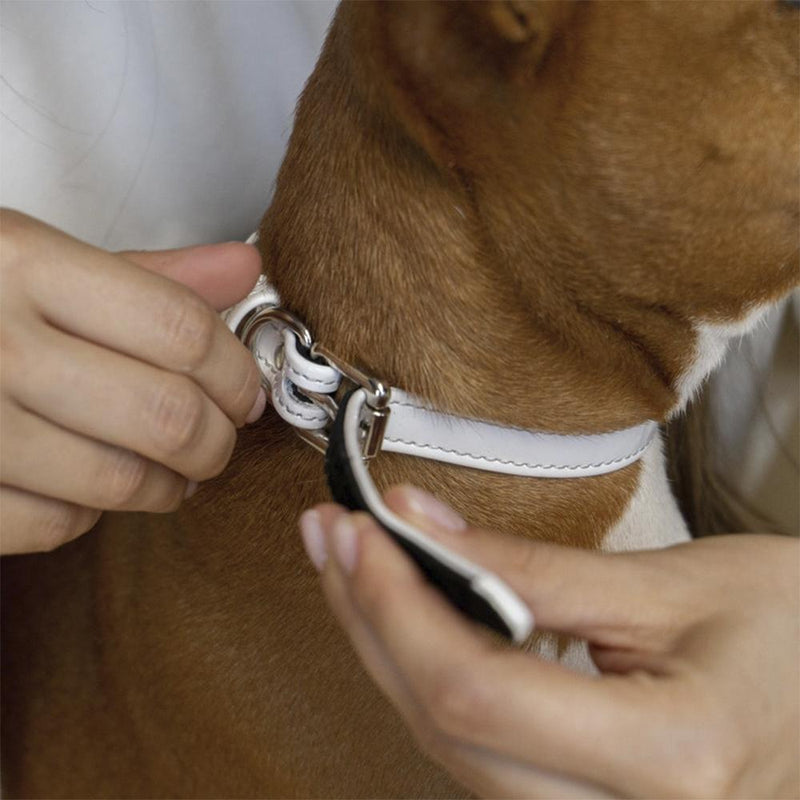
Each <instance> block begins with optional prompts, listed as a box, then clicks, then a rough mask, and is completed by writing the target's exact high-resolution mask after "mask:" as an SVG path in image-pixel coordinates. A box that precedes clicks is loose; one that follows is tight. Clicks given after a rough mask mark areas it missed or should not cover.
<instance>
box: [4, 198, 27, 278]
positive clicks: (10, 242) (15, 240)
mask: <svg viewBox="0 0 800 800" xmlns="http://www.w3.org/2000/svg"><path fill="white" fill-rule="evenodd" d="M32 225H33V220H32V219H31V218H30V217H28V216H26V215H25V214H21V213H20V212H19V211H14V210H13V209H10V208H2V209H0V261H2V264H3V265H4V266H11V265H13V264H17V263H19V262H20V261H22V260H23V258H24V254H25V251H26V249H27V242H28V235H29V232H30V230H31V228H32Z"/></svg>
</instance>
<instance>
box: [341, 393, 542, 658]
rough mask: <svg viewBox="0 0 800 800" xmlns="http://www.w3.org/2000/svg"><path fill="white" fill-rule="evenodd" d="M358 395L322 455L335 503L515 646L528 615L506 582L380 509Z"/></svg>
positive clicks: (526, 630)
mask: <svg viewBox="0 0 800 800" xmlns="http://www.w3.org/2000/svg"><path fill="white" fill-rule="evenodd" d="M366 403H367V395H366V392H365V391H364V390H363V389H356V390H353V391H351V392H349V393H348V394H347V395H346V396H345V397H344V399H343V400H342V403H341V406H340V407H339V411H338V413H337V415H336V420H335V422H334V424H333V427H332V429H331V433H330V441H329V444H328V449H327V451H326V453H325V474H326V476H327V478H328V485H329V486H330V489H331V494H332V495H333V498H334V500H336V502H337V503H340V504H341V505H343V506H345V507H346V508H349V509H351V510H353V511H367V512H369V513H370V514H372V516H373V517H374V518H375V520H376V521H377V522H378V524H379V525H380V526H381V527H382V528H383V529H384V530H385V531H386V532H387V533H388V534H389V535H390V536H391V537H392V538H393V539H394V540H395V541H396V542H397V544H399V545H400V546H401V547H402V548H403V550H405V552H406V553H407V554H408V555H409V556H410V557H411V558H412V559H413V560H414V562H415V563H416V564H417V566H418V567H419V569H420V570H421V572H422V574H423V575H424V576H425V578H426V579H427V580H428V581H429V582H430V583H431V584H433V585H434V586H435V587H436V588H437V589H439V591H441V592H442V593H443V594H444V595H445V597H446V598H447V599H448V600H449V601H450V603H452V605H453V606H455V608H457V609H458V610H459V611H460V612H461V613H462V614H464V615H465V616H467V617H468V618H469V619H471V620H473V621H474V622H478V623H480V624H481V625H485V626H487V627H488V628H491V629H492V630H493V631H495V632H497V633H499V634H500V635H502V636H505V637H507V638H509V639H511V640H512V641H514V642H516V643H518V644H519V643H522V642H524V641H525V640H526V639H527V638H528V636H530V634H531V631H532V630H533V626H534V620H533V614H532V613H531V611H530V609H529V608H528V607H527V606H526V605H525V603H524V602H523V601H522V600H521V599H520V597H519V596H518V595H517V594H516V593H515V592H514V590H513V589H511V587H510V586H508V584H506V583H505V581H503V580H502V578H500V577H499V576H497V575H495V574H494V573H492V572H489V571H488V570H486V569H484V568H483V567H481V566H479V565H478V564H475V563H474V562H472V561H469V560H468V559H466V558H464V557H463V556H461V555H459V554H458V553H455V552H453V551H452V550H450V549H449V548H447V547H445V546H444V545H443V544H441V543H440V542H437V541H435V540H434V539H431V538H430V537H429V536H428V535H427V534H425V533H424V532H423V531H421V530H419V529H418V528H415V527H414V526H413V525H411V524H410V523H409V522H408V521H406V520H404V519H401V518H400V517H398V516H397V515H395V514H394V513H392V511H391V510H390V509H389V508H388V507H387V506H386V505H385V504H384V502H383V500H382V498H381V496H380V493H379V492H378V490H377V489H376V487H375V484H374V483H373V481H372V478H371V477H370V475H369V472H368V470H367V467H366V464H365V463H364V461H363V459H362V457H361V421H362V417H363V415H364V413H365V412H366V410H367V409H366V408H365V407H366Z"/></svg>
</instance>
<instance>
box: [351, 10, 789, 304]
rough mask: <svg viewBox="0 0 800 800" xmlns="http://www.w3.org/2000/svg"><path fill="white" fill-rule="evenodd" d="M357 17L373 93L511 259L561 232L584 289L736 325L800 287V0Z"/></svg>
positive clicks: (355, 13) (364, 13)
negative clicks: (599, 288)
mask: <svg viewBox="0 0 800 800" xmlns="http://www.w3.org/2000/svg"><path fill="white" fill-rule="evenodd" d="M351 12H352V20H353V21H352V25H353V26H354V28H355V30H356V31H358V32H359V33H360V34H362V35H360V36H359V37H358V39H357V42H358V45H357V46H358V48H359V50H360V51H361V52H360V53H359V54H358V55H357V57H358V58H361V57H363V63H364V64H365V65H371V66H372V69H370V70H369V72H368V73H361V75H362V77H363V78H365V81H364V85H365V86H367V87H369V88H370V89H372V90H373V91H374V92H375V93H376V94H375V95H373V102H375V103H376V104H380V103H381V100H382V101H383V102H384V103H385V106H386V108H387V110H388V113H391V114H394V115H396V116H397V117H398V118H399V119H401V120H402V122H403V124H404V126H405V129H406V131H407V132H408V135H409V136H410V137H411V138H413V139H414V141H416V142H417V143H418V144H419V145H420V147H421V148H423V149H424V150H425V152H426V153H427V154H428V155H429V157H430V158H432V159H433V160H434V161H435V162H436V163H437V164H438V165H439V167H440V168H441V169H444V170H452V171H454V172H456V173H458V174H459V176H460V177H461V179H462V180H463V182H464V185H465V187H467V188H468V190H469V192H470V196H471V200H472V202H473V203H474V204H475V206H476V207H477V208H478V209H479V210H480V215H481V219H482V220H483V222H484V223H485V225H486V227H487V229H488V235H489V236H490V238H491V240H492V241H493V242H494V243H495V244H496V245H497V246H498V247H501V248H502V249H503V250H504V251H505V252H506V253H507V255H508V256H509V258H508V260H509V261H510V262H512V263H513V262H515V261H518V259H519V254H520V253H523V254H524V253H525V252H526V250H530V249H531V247H532V245H533V242H532V241H531V240H533V239H536V238H539V237H537V236H536V232H537V231H538V230H542V228H546V230H547V236H545V237H542V240H541V241H537V242H536V243H535V246H536V249H539V248H541V247H544V248H550V249H553V250H558V249H559V248H558V245H557V244H554V242H553V238H552V237H555V240H556V241H558V240H559V239H561V240H562V243H563V246H564V248H566V250H565V252H570V253H572V254H573V255H574V256H575V262H576V263H578V262H579V263H580V264H581V265H582V267H583V274H582V275H581V276H580V279H582V280H585V281H586V282H588V283H591V282H592V274H593V273H597V272H601V273H602V274H603V276H604V278H605V279H607V280H611V281H614V282H618V286H619V288H620V290H622V291H624V292H626V293H629V292H632V291H633V292H636V293H638V294H639V295H641V297H642V299H644V300H647V301H652V302H659V303H664V304H670V303H671V302H672V301H679V304H680V305H681V307H682V309H683V310H685V311H686V312H687V313H690V314H691V313H692V312H695V313H697V314H698V315H708V314H709V312H717V313H719V314H720V315H725V314H726V313H728V314H736V313H737V312H738V311H739V309H740V308H741V302H742V299H743V298H744V299H746V301H749V302H757V301H760V300H763V299H765V298H764V295H765V294H769V293H770V292H775V293H778V292H780V291H782V290H784V289H785V286H786V282H787V281H793V280H796V268H797V235H798V222H799V220H798V186H799V185H800V172H799V171H798V170H799V169H800V129H799V128H798V108H799V107H800V103H798V92H799V90H800V74H799V72H798V58H799V54H800V38H799V37H798V33H799V32H800V11H798V9H797V8H796V7H793V6H792V4H790V3H786V2H778V1H777V0H775V1H773V0H763V2H755V3H754V2H748V1H747V0H746V1H745V2H725V3H719V2H682V3H675V2H669V1H667V2H646V1H645V0H640V1H637V2H627V3H620V2H609V3H603V2H517V1H516V0H509V1H507V2H500V1H498V2H479V3H471V2H467V3H446V2H445V3H438V2H417V3H410V4H409V3H391V2H390V3H382V2H378V3H376V4H374V5H372V6H370V7H363V8H354V9H351ZM362 54H363V55H362ZM793 273H794V274H793ZM673 292H674V293H676V295H677V296H676V297H674V298H673V297H670V293H673ZM693 300H696V301H697V307H696V308H692V302H693Z"/></svg>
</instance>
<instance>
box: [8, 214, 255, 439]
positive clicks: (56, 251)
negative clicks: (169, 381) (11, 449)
mask: <svg viewBox="0 0 800 800" xmlns="http://www.w3.org/2000/svg"><path fill="white" fill-rule="evenodd" d="M27 224H28V225H29V226H30V225H32V223H27ZM18 235H19V234H18ZM23 238H24V246H20V247H17V248H12V256H10V258H12V259H13V258H16V259H17V260H23V261H24V264H22V267H23V268H24V271H25V275H26V280H27V282H28V286H29V292H30V294H31V298H32V300H33V302H35V303H36V305H37V308H38V310H39V312H40V313H41V314H42V315H43V316H44V317H45V318H46V319H47V320H48V321H49V322H50V323H51V324H53V325H55V326H56V327H58V328H60V329H62V330H64V331H67V332H69V333H72V334H74V335H75V336H78V337H80V338H83V339H87V340H89V341H92V342H94V343H96V344H99V345H101V346H103V347H107V348H111V349H113V350H117V351H118V352H120V353H125V354H126V355H129V356H133V357H134V358H137V359H139V360H142V361H146V362H148V363H150V364H153V365H154V366H158V367H162V368H164V369H168V370H170V371H173V372H179V373H182V374H185V375H188V376H190V377H191V378H192V379H193V380H195V381H196V382H197V383H198V384H199V385H200V386H201V387H202V388H203V390H204V391H205V392H206V394H208V395H209V397H210V398H211V399H212V400H213V401H214V402H215V403H216V404H217V405H218V406H219V407H220V408H221V409H222V410H223V411H224V412H225V413H226V414H227V415H228V416H229V417H230V418H231V419H232V420H233V421H234V422H235V423H236V424H237V425H240V424H242V423H243V422H244V420H245V419H246V417H247V415H248V412H249V411H250V410H251V408H252V407H253V404H254V403H255V400H256V396H257V393H258V388H259V385H260V377H259V373H258V369H257V367H256V365H255V362H254V360H253V358H252V356H251V354H250V353H249V352H248V350H247V349H245V348H244V347H243V346H242V344H241V343H240V342H239V341H238V340H237V339H236V337H235V336H234V335H233V334H232V333H231V332H230V331H229V330H228V328H227V327H226V326H225V324H224V323H223V322H222V320H221V319H220V318H219V316H218V315H217V314H216V313H215V312H214V311H213V309H212V308H211V307H210V306H209V305H208V304H207V303H206V302H205V301H204V300H203V299H202V298H201V297H199V296H198V295H197V294H195V293H194V292H192V291H190V290H188V289H187V288H185V287H184V286H181V285H180V284H178V283H175V282H174V281H172V280H169V279H168V278H165V277H163V276H161V275H158V274H155V273H152V272H149V271H147V270H144V269H142V268H140V267H138V266H137V265H135V264H133V263H132V262H130V261H128V260H127V259H125V258H122V257H120V256H116V255H112V254H110V253H107V252H105V251H103V250H98V249H97V248H94V247H91V246H89V245H87V244H84V243H83V242H79V241H77V240H76V239H73V238H71V237H70V236H67V235H66V234H64V233H62V232H61V231H57V230H55V229H53V228H48V227H47V226H44V225H38V226H37V227H36V229H35V230H34V231H33V232H31V231H30V230H28V231H27V234H26V236H25V237H23ZM13 253H17V255H16V256H14V255H13ZM65 264H67V265H69V266H68V268H65V267H64V265H65ZM15 266H19V265H16V264H12V268H13V267H15ZM55 276H57V277H58V279H57V280H55V279H54V277H55Z"/></svg>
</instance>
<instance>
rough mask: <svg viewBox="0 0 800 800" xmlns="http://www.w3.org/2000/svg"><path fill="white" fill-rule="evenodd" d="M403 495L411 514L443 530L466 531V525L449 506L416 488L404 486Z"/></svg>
mask: <svg viewBox="0 0 800 800" xmlns="http://www.w3.org/2000/svg"><path fill="white" fill-rule="evenodd" d="M403 493H404V494H405V498H406V503H407V505H408V510H409V511H410V512H411V513H412V514H414V515H416V516H420V517H424V518H425V519H428V520H429V521H430V522H432V523H433V524H434V525H436V526H437V527H440V528H444V529H445V530H449V531H463V530H465V529H466V527H467V523H466V522H465V521H464V520H463V519H462V518H461V517H460V516H459V515H458V514H456V512H455V511H453V509H452V508H450V506H446V505H445V504H444V503H443V502H442V501H441V500H437V499H436V498H435V497H434V496H433V495H432V494H428V493H427V492H424V491H422V489H418V488H417V487H416V486H404V487H403Z"/></svg>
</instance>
